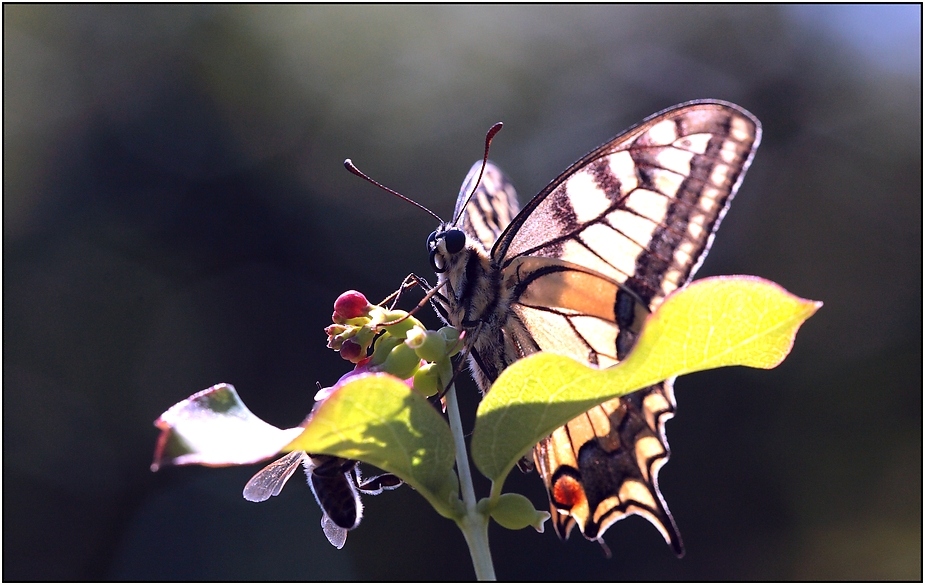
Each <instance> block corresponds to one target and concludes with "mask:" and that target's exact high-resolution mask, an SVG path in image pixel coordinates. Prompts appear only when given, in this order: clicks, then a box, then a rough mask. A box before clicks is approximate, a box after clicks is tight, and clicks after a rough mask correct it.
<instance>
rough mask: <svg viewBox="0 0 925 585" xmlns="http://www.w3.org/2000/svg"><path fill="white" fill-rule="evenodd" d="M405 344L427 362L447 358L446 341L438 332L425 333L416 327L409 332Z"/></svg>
mask: <svg viewBox="0 0 925 585" xmlns="http://www.w3.org/2000/svg"><path fill="white" fill-rule="evenodd" d="M405 343H407V344H408V347H410V348H411V349H413V350H414V351H415V352H416V353H417V354H418V357H420V358H421V359H422V360H424V361H426V362H435V361H437V360H441V359H446V357H447V355H446V339H444V337H443V335H441V334H440V333H439V332H437V331H424V330H423V329H421V328H419V327H415V328H413V329H411V331H409V332H408V337H407V339H406V340H405Z"/></svg>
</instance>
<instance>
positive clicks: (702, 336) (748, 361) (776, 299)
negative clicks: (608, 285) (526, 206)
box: [472, 276, 822, 483]
mask: <svg viewBox="0 0 925 585" xmlns="http://www.w3.org/2000/svg"><path fill="white" fill-rule="evenodd" d="M820 306H822V303H820V302H817V301H809V300H805V299H801V298H799V297H797V296H794V295H792V294H790V293H789V292H787V291H786V290H784V289H783V288H781V287H780V286H779V285H777V284H774V283H772V282H769V281H766V280H763V279H760V278H756V277H745V276H738V277H717V278H706V279H703V280H699V281H697V282H695V283H693V284H691V285H690V286H687V287H685V288H684V289H681V290H678V291H676V292H675V293H673V294H671V295H669V296H668V297H667V298H666V299H665V301H664V303H662V305H661V306H660V307H659V308H658V310H657V311H655V313H653V314H651V315H649V317H648V318H647V319H646V322H645V325H644V326H643V330H642V332H641V334H640V336H639V339H638V340H637V342H636V345H635V346H634V348H633V351H632V352H631V353H630V355H628V356H627V357H626V359H625V360H623V361H622V362H620V363H619V364H617V365H616V366H614V367H612V368H608V369H605V370H599V369H596V368H594V367H589V366H588V365H586V364H583V363H579V362H577V361H575V360H573V359H570V358H567V357H562V356H557V355H554V354H550V353H539V354H534V355H531V356H529V357H527V358H525V359H523V360H520V361H518V362H517V363H515V364H513V365H511V366H510V367H509V368H507V369H506V370H505V371H504V372H503V373H502V374H501V376H500V377H499V378H498V380H497V381H496V382H495V384H494V386H492V389H491V391H490V392H489V393H488V395H487V396H486V397H485V398H484V399H483V400H482V403H481V404H480V405H479V409H478V415H477V418H476V423H475V430H474V433H473V437H472V458H473V460H474V461H475V465H476V466H477V467H478V468H479V470H480V471H481V472H482V473H483V474H484V475H485V476H486V477H488V478H490V479H492V480H493V481H495V482H499V483H500V480H503V478H504V477H506V476H507V474H508V472H509V471H510V470H511V468H512V467H513V466H514V464H515V463H516V462H517V461H518V460H519V459H520V458H521V457H522V456H523V455H524V454H526V453H527V452H528V451H529V450H530V449H531V448H532V447H533V446H534V445H535V444H536V443H537V442H538V441H540V440H541V439H543V438H544V437H546V436H547V435H549V433H551V432H552V431H553V430H555V429H556V428H557V427H560V426H562V425H563V424H565V423H566V422H568V421H570V420H571V419H573V418H574V417H576V416H578V415H580V414H581V413H583V412H586V411H587V410H588V409H590V408H591V407H593V406H595V405H597V404H600V403H602V402H605V401H607V400H610V399H611V398H615V397H618V396H623V395H624V394H628V393H629V392H632V391H634V390H638V389H640V388H644V387H646V386H650V385H652V384H655V383H657V382H660V381H662V380H666V379H668V378H672V377H674V376H679V375H682V374H687V373H690V372H696V371H699V370H708V369H712V368H718V367H722V366H733V365H742V366H750V367H754V368H765V369H770V368H773V367H775V366H777V365H778V364H779V363H780V362H782V361H783V360H784V358H785V357H786V356H787V354H788V353H789V352H790V349H791V348H792V347H793V340H794V337H795V336H796V332H797V330H798V329H799V327H800V325H802V323H803V322H804V321H805V320H806V319H808V318H809V317H810V316H811V315H812V314H813V313H815V312H816V310H817V309H818V308H819V307H820Z"/></svg>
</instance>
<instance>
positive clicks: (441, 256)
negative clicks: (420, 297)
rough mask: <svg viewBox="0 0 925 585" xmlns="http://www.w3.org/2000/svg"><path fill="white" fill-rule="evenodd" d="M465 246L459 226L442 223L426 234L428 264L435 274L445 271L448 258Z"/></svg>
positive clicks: (464, 239)
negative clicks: (428, 254) (428, 255)
mask: <svg viewBox="0 0 925 585" xmlns="http://www.w3.org/2000/svg"><path fill="white" fill-rule="evenodd" d="M465 247H466V234H465V233H464V232H463V231H462V230H461V229H459V228H457V227H453V226H452V225H449V224H442V225H441V226H440V227H439V228H438V229H437V230H435V231H433V232H431V233H430V235H429V236H427V250H428V252H430V265H431V267H432V268H433V269H434V272H436V273H437V274H442V273H444V272H446V271H447V269H448V267H449V264H450V259H451V258H452V257H453V256H455V255H457V254H459V253H460V252H462V250H463V248H465Z"/></svg>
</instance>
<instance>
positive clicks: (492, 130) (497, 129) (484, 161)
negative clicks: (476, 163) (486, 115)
mask: <svg viewBox="0 0 925 585" xmlns="http://www.w3.org/2000/svg"><path fill="white" fill-rule="evenodd" d="M503 126H504V124H503V123H502V122H498V123H496V124H495V125H494V126H492V127H491V128H489V129H488V133H487V134H485V156H483V157H482V168H481V169H479V178H478V180H476V182H475V185H473V186H472V192H471V193H469V196H468V197H466V204H465V205H463V206H462V207H460V208H459V215H457V216H456V217H454V218H453V225H456V222H458V221H459V218H460V217H461V216H462V214H463V210H464V209H466V205H469V200H470V199H472V196H473V195H475V192H476V190H477V189H478V188H479V184H480V183H481V182H482V175H483V174H484V173H485V166H486V165H487V164H488V149H489V147H490V146H491V140H492V139H493V138H494V137H495V134H497V133H498V132H500V131H501V128H502V127H503Z"/></svg>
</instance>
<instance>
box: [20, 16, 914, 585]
mask: <svg viewBox="0 0 925 585" xmlns="http://www.w3.org/2000/svg"><path fill="white" fill-rule="evenodd" d="M3 15H4V20H3V24H4V28H3V32H4V57H3V80H4V92H3V93H4V95H3V97H4V100H3V114H4V115H3V121H4V126H3V138H4V144H3V145H4V149H3V163H4V165H3V188H4V189H3V578H4V579H5V580H23V579H29V580H104V579H116V580H182V581H188V580H212V579H222V580H267V579H270V580H296V579H298V580H328V579H362V580H419V581H424V580H461V579H471V578H473V576H474V573H473V571H472V568H471V565H470V561H469V558H468V552H467V550H466V548H465V544H464V542H463V539H462V537H461V536H460V534H459V532H458V531H457V530H456V528H455V526H454V525H453V524H451V523H450V522H449V521H447V520H444V519H443V518H441V517H439V516H438V515H437V514H436V513H435V512H433V511H432V510H431V509H429V508H428V506H427V505H426V503H425V501H424V500H423V499H422V498H420V497H419V496H418V495H417V494H415V493H414V492H413V491H412V490H410V489H402V490H398V491H396V492H389V493H386V494H383V495H381V496H378V497H375V498H369V497H367V498H366V518H365V520H364V521H363V524H362V526H361V527H360V528H359V529H357V530H355V531H353V532H351V533H350V537H349V538H348V541H347V545H346V547H345V548H344V549H343V550H340V551H338V550H335V549H334V548H333V547H331V546H330V545H329V544H328V543H327V542H326V541H325V539H324V537H323V535H322V533H321V530H320V528H319V519H320V511H319V510H318V508H317V506H316V505H315V503H314V501H313V500H312V497H311V494H310V492H309V490H308V488H307V487H306V486H305V485H304V482H300V481H293V482H291V483H290V485H289V486H287V488H286V489H285V490H284V491H283V493H282V494H281V495H280V496H279V497H277V498H274V499H273V500H272V501H269V502H265V503H263V504H259V505H258V504H252V503H249V502H246V501H244V500H243V498H242V497H241V489H242V488H243V486H244V483H245V482H246V481H247V480H248V478H249V477H250V476H251V475H252V474H253V473H254V472H255V471H256V470H257V469H258V468H259V467H258V466H251V467H248V468H228V469H204V468H192V467H191V468H170V469H165V470H163V471H160V472H158V473H156V474H153V473H151V472H150V471H149V469H148V466H149V464H150V462H151V456H152V451H153V447H154V441H155V439H156V436H157V432H156V430H155V428H154V427H153V426H152V422H153V421H154V420H155V419H156V418H157V417H158V415H159V414H160V413H161V412H163V411H164V410H166V409H167V408H168V407H169V406H171V405H172V404H174V403H175V402H177V401H179V400H181V399H183V398H185V397H187V396H188V395H190V394H192V393H193V392H196V391H198V390H201V389H203V388H206V387H208V386H211V385H213V384H215V383H218V382H229V383H232V384H234V385H235V386H236V387H237V389H238V392H239V393H240V395H241V396H242V398H243V400H244V401H245V402H246V403H247V404H248V406H249V407H250V408H251V409H252V410H253V411H254V412H255V413H257V414H258V415H259V416H261V417H262V418H264V419H265V420H267V421H269V422H271V423H273V424H276V425H279V426H293V425H295V424H297V423H298V422H300V421H301V420H302V418H303V416H304V415H305V414H306V412H307V411H308V410H309V409H310V407H311V404H312V396H313V394H314V391H315V383H316V381H317V382H321V383H322V384H324V385H328V384H330V383H331V382H333V381H334V380H336V379H337V377H338V376H339V375H340V374H342V373H343V371H344V368H345V366H344V362H342V361H341V360H340V359H339V358H338V357H337V356H336V354H334V353H333V352H331V351H330V350H327V349H326V348H325V345H324V333H323V331H322V328H323V327H324V326H325V325H326V324H328V322H329V321H328V320H329V316H330V313H331V306H332V303H333V301H334V299H335V298H336V296H337V294H338V293H340V292H342V291H344V290H346V289H349V288H355V289H359V290H362V291H364V292H365V293H366V294H367V295H368V296H369V297H370V298H382V297H384V296H385V295H386V294H388V293H389V292H391V291H393V290H394V289H395V288H396V287H397V286H398V284H399V282H400V281H401V279H402V278H403V277H404V276H405V275H406V274H408V273H409V272H412V271H414V272H416V273H419V274H422V275H426V274H429V273H430V270H429V267H428V263H427V255H426V253H425V251H424V240H425V237H426V236H427V234H428V233H430V231H431V230H432V229H433V228H434V225H433V221H432V219H431V218H430V217H428V216H427V215H425V214H424V213H422V212H421V211H420V210H418V209H416V208H414V207H412V206H411V205H408V204H405V203H402V202H401V201H399V200H397V199H395V198H393V197H391V196H389V195H387V194H385V193H383V192H381V191H378V190H376V189H374V188H373V187H371V186H370V185H368V184H367V183H365V182H363V181H361V180H359V179H357V178H356V177H354V176H352V175H350V174H348V173H347V172H346V171H344V170H343V168H342V166H341V164H342V161H343V160H344V159H345V158H347V157H350V158H352V159H353V160H354V161H355V162H356V163H357V164H358V165H359V166H360V168H362V169H363V170H365V171H366V172H367V173H368V174H370V175H372V176H373V177H375V178H377V179H379V180H380V181H382V182H384V183H387V184H388V185H390V186H392V187H394V188H396V189H398V190H400V191H402V192H403V193H405V194H406V195H408V196H409V197H412V198H414V199H416V200H417V201H420V202H421V203H423V204H424V205H427V206H428V207H430V208H432V209H433V210H434V211H436V212H437V213H438V214H443V215H447V214H449V213H450V211H451V210H452V207H453V202H454V200H455V196H456V193H457V190H458V186H459V184H460V182H461V181H462V179H463V176H464V175H465V173H466V171H467V169H468V168H469V165H470V164H472V162H473V161H475V160H476V159H478V158H479V157H480V156H481V154H482V144H483V139H484V133H485V131H486V130H487V129H488V128H489V126H490V125H491V124H492V123H494V122H496V121H498V120H503V121H504V122H505V128H504V131H503V132H502V133H501V134H500V135H499V136H498V137H497V138H496V140H495V142H494V145H493V150H492V158H493V159H494V160H495V161H496V162H497V163H498V164H499V165H500V166H501V167H502V168H504V169H505V170H506V172H507V173H508V174H509V175H510V177H511V178H512V179H513V180H514V182H515V184H516V185H517V186H518V189H519V191H520V193H521V196H522V198H524V199H528V198H529V197H530V196H532V195H533V194H534V193H536V192H538V191H539V190H540V189H541V188H542V187H543V186H544V185H545V184H546V183H547V182H548V181H549V180H551V179H552V178H553V177H555V176H556V175H557V174H558V173H559V172H560V171H562V170H563V169H564V168H565V167H566V166H567V165H568V164H570V163H571V162H572V161H574V160H575V159H577V158H579V157H580V156H581V155H583V154H584V153H585V152H587V151H589V150H590V149H591V148H593V147H595V146H597V145H598V144H600V143H601V142H603V141H605V140H607V139H608V138H610V137H611V136H613V135H615V134H617V133H618V132H619V131H621V130H622V129H624V128H626V127H628V126H630V125H631V124H634V123H635V122H638V121H639V120H641V119H642V118H643V117H645V116H647V115H649V114H651V113H653V112H656V111H658V110H661V109H663V108H665V107H668V106H671V105H673V104H676V103H679V102H683V101H687V100H690V99H695V98H708V97H709V98H720V99H726V100H729V101H733V102H735V103H738V104H741V105H742V106H744V107H745V108H747V109H749V110H750V111H752V112H753V113H754V114H755V115H756V116H757V117H758V118H760V119H761V121H762V122H763V124H764V139H763V142H762V146H761V148H760V149H759V151H758V155H757V158H756V159H755V162H754V164H753V165H752V168H751V170H750V171H749V173H748V176H747V177H746V180H745V182H744V185H743V187H742V189H741V191H740V193H739V196H738V198H737V199H736V202H735V205H733V207H732V209H731V212H730V213H729V215H728V216H727V218H726V220H725V222H724V224H723V229H722V230H721V231H720V234H719V236H718V238H717V239H716V242H715V244H714V247H713V252H712V253H711V255H710V257H709V259H708V260H707V262H706V263H705V265H704V266H703V269H702V270H701V271H700V276H707V275H715V274H736V273H741V274H754V275H758V276H762V277H765V278H769V279H771V280H774V281H776V282H778V283H780V284H782V285H783V286H785V287H786V288H788V289H789V290H791V291H793V292H795V293H797V294H799V295H801V296H804V297H808V298H812V299H819V300H822V301H824V302H825V306H824V307H823V308H822V310H821V311H820V312H819V313H818V314H817V315H816V316H815V317H813V318H812V319H811V320H810V321H809V322H808V323H807V324H806V326H805V327H804V328H803V330H802V331H801V332H800V334H799V336H798V338H797V341H796V345H795V348H794V351H793V353H792V355H791V356H790V358H789V359H788V360H787V361H786V362H785V363H784V364H783V365H781V366H780V367H779V368H777V369H776V370H772V371H753V370H748V369H744V368H734V369H724V370H718V371H713V372H707V373H701V374H697V375H691V376H687V377H685V378H682V379H681V380H679V382H678V384H677V396H678V401H679V408H678V415H677V417H676V418H675V419H674V420H673V421H671V422H670V423H668V435H669V439H670V442H671V447H672V450H673V453H672V458H671V461H670V463H669V464H668V465H667V466H666V467H665V468H664V469H663V471H662V474H661V485H662V490H663V492H664V494H665V498H666V499H667V501H668V503H669V506H670V508H671V510H672V512H673V513H674V516H675V518H676V520H677V523H678V525H679V527H680V529H681V532H682V535H683V536H684V540H685V543H686V546H687V556H686V557H685V558H684V559H682V560H677V559H675V558H674V556H673V555H672V554H671V552H670V550H669V549H668V547H667V546H666V545H665V544H664V543H663V541H662V539H661V536H660V535H659V534H658V533H657V532H656V531H655V530H654V529H653V528H652V527H651V526H650V525H649V524H648V523H647V522H646V521H644V520H642V519H640V518H638V517H634V518H631V519H628V520H626V521H623V522H620V523H618V524H617V525H615V526H614V527H613V528H611V530H610V531H609V532H608V533H607V535H606V540H607V542H608V543H609V545H610V547H611V548H612V549H613V553H614V554H613V558H612V559H609V560H608V559H606V558H605V557H604V555H603V554H602V551H601V549H600V547H598V546H597V545H595V544H594V543H589V542H586V541H584V540H583V539H582V538H580V537H575V536H573V538H572V540H570V541H569V542H567V543H565V544H563V543H561V542H559V541H558V539H557V538H556V537H555V535H554V534H552V533H551V531H547V533H545V534H537V533H535V532H533V531H531V530H526V531H520V532H509V531H505V530H503V529H501V528H499V527H497V526H494V527H492V530H491V539H492V546H493V550H494V558H495V563H496V568H497V573H498V576H499V577H500V578H501V579H507V580H520V581H535V580H567V581H571V580H578V581H585V580H605V581H620V580H653V581H662V580H704V579H705V580H727V579H731V580H751V579H761V580H772V581H774V580H792V579H799V580H805V579H824V580H836V579H859V580H868V579H875V580H879V579H912V580H919V579H921V578H922V356H923V353H922V351H923V350H922V78H921V71H922V69H921V16H922V15H921V7H920V6H915V5H906V6H758V7H736V6H712V7H696V6H677V5H664V6H649V7H643V6H569V7H565V6H558V7H511V6H503V7H502V6H497V7H496V6H478V7H468V6H444V7H433V6H402V7H390V6H269V7H262V6H261V7H257V6H233V7H228V6H176V5H174V6H140V5H139V6H51V5H41V6H35V5H31V6H30V5H26V6H21V5H19V6H10V5H5V6H4V9H3ZM427 318H429V319H430V321H429V323H430V324H431V325H436V319H435V318H433V317H432V315H428V316H427ZM461 392H462V394H463V395H465V396H467V398H466V401H465V403H464V407H465V408H467V409H469V410H472V409H474V408H475V405H476V400H475V390H474V387H473V386H472V385H471V384H469V385H466V386H464V387H463V388H462V390H461ZM479 487H480V489H481V490H482V493H483V494H484V493H487V492H486V491H485V486H484V485H480V486H479ZM508 488H509V489H510V490H512V491H520V492H521V493H525V494H527V495H528V496H529V497H530V498H532V499H533V501H534V502H535V503H536V505H537V506H538V507H541V508H544V507H545V505H546V504H545V496H544V494H543V491H542V487H541V485H540V482H539V480H538V478H537V477H536V476H535V475H531V476H526V475H521V474H519V473H517V472H515V473H514V474H513V476H512V479H511V480H510V481H509V483H508Z"/></svg>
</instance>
